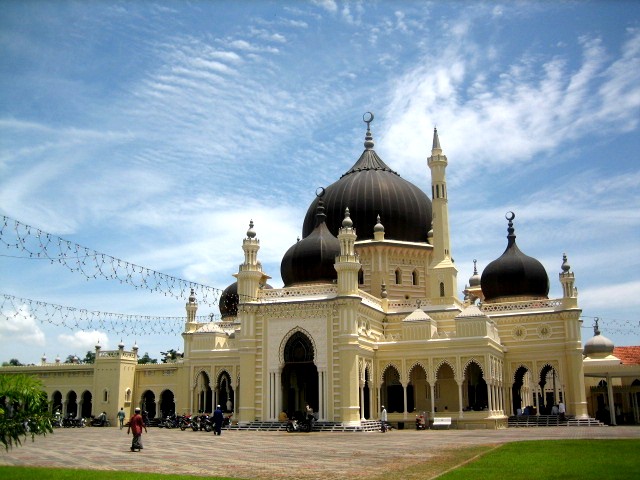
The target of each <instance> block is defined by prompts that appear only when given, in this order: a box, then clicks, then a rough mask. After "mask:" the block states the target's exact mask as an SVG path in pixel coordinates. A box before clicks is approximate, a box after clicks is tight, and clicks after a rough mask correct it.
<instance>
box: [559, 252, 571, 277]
mask: <svg viewBox="0 0 640 480" xmlns="http://www.w3.org/2000/svg"><path fill="white" fill-rule="evenodd" d="M560 268H561V269H562V271H563V272H564V273H569V270H571V265H569V262H568V261H567V254H566V253H563V254H562V266H561V267H560Z"/></svg>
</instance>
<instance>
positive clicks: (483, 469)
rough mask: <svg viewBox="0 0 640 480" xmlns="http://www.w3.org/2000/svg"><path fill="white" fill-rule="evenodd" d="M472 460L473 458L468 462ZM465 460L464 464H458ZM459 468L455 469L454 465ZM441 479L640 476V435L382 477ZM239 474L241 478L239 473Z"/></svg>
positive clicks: (100, 473)
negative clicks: (638, 438)
mask: <svg viewBox="0 0 640 480" xmlns="http://www.w3.org/2000/svg"><path fill="white" fill-rule="evenodd" d="M464 462H468V463H464ZM460 464H462V466H460V467H458V468H454V467H456V466H457V465H460ZM451 468H454V469H453V470H449V469H451ZM447 470H449V471H448V472H447V473H444V475H442V476H439V477H437V478H438V479H439V480H457V479H465V480H466V479H473V480H490V479H496V480H510V479H517V480H527V479H532V480H533V479H535V480H542V479H544V480H547V479H556V478H557V479H576V480H591V479H593V480H596V479H597V480H602V479H624V480H627V479H629V478H639V477H640V440H551V441H527V442H514V443H507V444H505V445H502V446H500V447H498V448H492V447H490V446H487V445H479V446H476V447H466V448H461V449H456V450H449V451H443V454H442V455H441V456H438V457H436V458H434V459H431V460H429V461H428V462H424V463H422V464H421V463H416V464H414V465H412V466H410V467H407V468H400V469H393V468H391V469H390V471H389V473H387V474H385V475H383V476H381V477H378V478H379V479H387V478H389V479H392V478H393V479H416V480H417V479H428V478H434V477H435V476H437V475H438V474H441V473H442V472H446V471H447ZM0 478H1V479H3V480H32V479H34V478H37V479H39V480H40V479H42V480H83V479H85V478H86V479H91V480H168V479H171V480H194V479H197V478H207V479H208V480H221V479H224V480H229V479H226V478H225V477H194V476H188V475H160V474H150V473H136V472H127V471H121V472H114V471H104V470H73V469H57V468H35V467H4V466H0ZM236 480H237V479H236Z"/></svg>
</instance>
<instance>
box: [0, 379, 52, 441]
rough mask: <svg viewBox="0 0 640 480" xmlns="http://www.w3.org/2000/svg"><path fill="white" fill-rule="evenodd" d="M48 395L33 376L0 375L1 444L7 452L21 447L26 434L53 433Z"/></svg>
mask: <svg viewBox="0 0 640 480" xmlns="http://www.w3.org/2000/svg"><path fill="white" fill-rule="evenodd" d="M52 432H53V428H52V426H51V415H50V414H49V412H48V408H47V395H46V393H45V392H44V390H43V387H42V383H41V382H40V380H39V379H38V378H36V377H34V376H31V375H24V374H0V442H2V444H3V445H4V447H5V449H6V450H9V447H12V446H14V445H16V446H17V445H22V440H21V439H22V438H24V439H25V440H26V438H27V434H30V435H31V439H32V440H35V436H36V435H46V434H47V433H52Z"/></svg>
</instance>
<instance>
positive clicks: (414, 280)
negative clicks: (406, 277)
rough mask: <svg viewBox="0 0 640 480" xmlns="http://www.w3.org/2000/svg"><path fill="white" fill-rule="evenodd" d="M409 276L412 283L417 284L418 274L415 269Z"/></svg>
mask: <svg viewBox="0 0 640 480" xmlns="http://www.w3.org/2000/svg"><path fill="white" fill-rule="evenodd" d="M411 277H412V280H413V284H414V285H418V278H419V275H418V271H417V270H414V271H413V272H412V273H411Z"/></svg>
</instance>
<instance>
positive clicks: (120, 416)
mask: <svg viewBox="0 0 640 480" xmlns="http://www.w3.org/2000/svg"><path fill="white" fill-rule="evenodd" d="M124 417H125V413H124V407H120V411H119V412H118V422H119V423H120V430H122V427H124Z"/></svg>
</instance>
